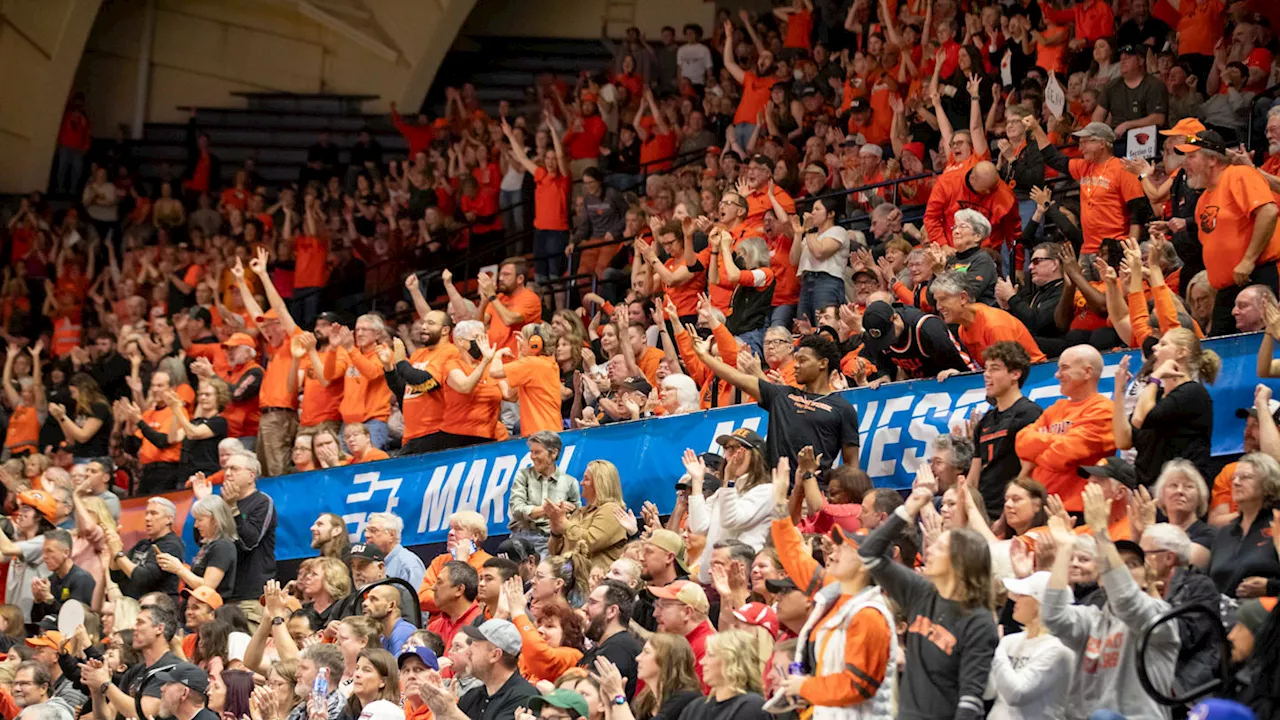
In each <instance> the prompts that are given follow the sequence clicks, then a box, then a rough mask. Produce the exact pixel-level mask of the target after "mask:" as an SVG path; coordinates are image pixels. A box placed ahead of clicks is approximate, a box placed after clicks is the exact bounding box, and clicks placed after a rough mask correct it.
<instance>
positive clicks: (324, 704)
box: [307, 667, 329, 720]
mask: <svg viewBox="0 0 1280 720" xmlns="http://www.w3.org/2000/svg"><path fill="white" fill-rule="evenodd" d="M307 717H308V718H309V720H328V719H329V668H327V667H322V668H320V670H319V672H317V673H316V679H315V681H314V682H313V683H312V684H311V697H310V698H308V699H307Z"/></svg>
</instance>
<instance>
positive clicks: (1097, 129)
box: [1071, 122, 1116, 142]
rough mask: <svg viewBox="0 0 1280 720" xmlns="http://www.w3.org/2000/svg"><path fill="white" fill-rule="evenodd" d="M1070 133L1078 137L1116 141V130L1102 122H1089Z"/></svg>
mask: <svg viewBox="0 0 1280 720" xmlns="http://www.w3.org/2000/svg"><path fill="white" fill-rule="evenodd" d="M1071 134H1072V135H1075V136H1076V137H1078V138H1097V139H1099V140H1106V141H1107V142H1115V141H1116V131H1115V130H1112V129H1111V126H1110V125H1108V124H1106V123H1104V122H1091V123H1089V124H1088V125H1085V126H1084V127H1083V128H1080V129H1079V130H1077V131H1075V132H1073V133H1071Z"/></svg>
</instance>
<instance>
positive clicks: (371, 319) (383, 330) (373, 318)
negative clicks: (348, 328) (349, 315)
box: [356, 313, 391, 340]
mask: <svg viewBox="0 0 1280 720" xmlns="http://www.w3.org/2000/svg"><path fill="white" fill-rule="evenodd" d="M362 320H363V321H364V322H367V323H369V325H370V326H371V327H370V329H371V330H373V332H374V333H376V334H377V336H378V338H379V339H382V340H386V339H387V338H388V337H390V335H391V333H390V332H388V331H387V323H386V321H385V320H383V318H382V315H380V314H379V313H365V314H364V315H361V316H360V317H358V318H356V324H357V325H359V324H360V321H362Z"/></svg>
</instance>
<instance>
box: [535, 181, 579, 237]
mask: <svg viewBox="0 0 1280 720" xmlns="http://www.w3.org/2000/svg"><path fill="white" fill-rule="evenodd" d="M533 182H534V185H535V187H534V190H533V227H534V228H535V229H538V230H568V229H569V192H570V189H571V188H572V187H573V180H572V179H571V178H570V177H569V176H568V175H560V174H556V175H555V176H552V175H551V173H549V172H547V169H546V168H538V171H537V172H535V173H534V174H533Z"/></svg>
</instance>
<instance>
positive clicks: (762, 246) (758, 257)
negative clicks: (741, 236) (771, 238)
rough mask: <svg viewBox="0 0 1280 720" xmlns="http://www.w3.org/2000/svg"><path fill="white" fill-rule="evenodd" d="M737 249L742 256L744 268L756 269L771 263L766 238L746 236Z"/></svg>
mask: <svg viewBox="0 0 1280 720" xmlns="http://www.w3.org/2000/svg"><path fill="white" fill-rule="evenodd" d="M737 251H738V254H739V255H741V257H742V265H743V267H742V269H743V270H755V269H756V268H762V267H768V265H769V245H768V244H767V243H765V241H764V238H760V237H749V238H746V239H745V240H743V241H742V242H740V243H738V248H737Z"/></svg>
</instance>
